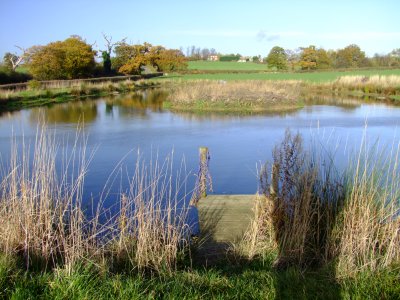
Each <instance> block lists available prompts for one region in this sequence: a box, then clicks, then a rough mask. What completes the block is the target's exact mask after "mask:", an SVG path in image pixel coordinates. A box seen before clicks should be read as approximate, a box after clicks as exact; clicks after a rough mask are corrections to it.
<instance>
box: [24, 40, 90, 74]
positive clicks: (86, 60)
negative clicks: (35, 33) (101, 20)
mask: <svg viewBox="0 0 400 300" xmlns="http://www.w3.org/2000/svg"><path fill="white" fill-rule="evenodd" d="M95 55H96V52H95V51H94V50H93V49H92V46H91V45H89V44H87V43H86V42H85V41H83V40H82V39H81V38H80V37H76V36H73V37H70V38H68V39H66V40H64V41H58V42H53V43H50V44H48V45H46V46H43V47H40V48H38V47H36V50H35V51H33V54H32V55H31V56H30V57H29V69H30V72H31V73H32V75H33V77H34V78H35V79H39V80H48V79H74V78H84V77H90V76H91V75H92V74H93V69H94V67H95V61H94V56H95Z"/></svg>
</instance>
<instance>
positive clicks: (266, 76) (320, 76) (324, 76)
mask: <svg viewBox="0 0 400 300" xmlns="http://www.w3.org/2000/svg"><path fill="white" fill-rule="evenodd" d="M203 63H204V62H203ZM206 63H209V62H206ZM211 63H215V62H211ZM221 64H225V62H221ZM228 64H231V63H228ZM236 64H238V63H236ZM243 64H245V63H243ZM254 65H256V64H254ZM346 75H363V76H372V75H398V76H400V69H394V70H360V71H326V72H312V73H278V72H277V73H272V72H270V73H248V74H246V73H236V74H235V73H220V74H185V75H179V74H171V75H170V76H165V78H171V79H173V78H174V79H185V80H196V79H210V80H306V81H311V82H325V81H332V80H335V79H337V78H338V77H340V76H346Z"/></svg>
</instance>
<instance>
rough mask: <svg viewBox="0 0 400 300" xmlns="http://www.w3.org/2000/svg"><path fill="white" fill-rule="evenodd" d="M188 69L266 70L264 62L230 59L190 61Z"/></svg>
mask: <svg viewBox="0 0 400 300" xmlns="http://www.w3.org/2000/svg"><path fill="white" fill-rule="evenodd" d="M188 68H189V70H210V71H215V70H221V71H267V70H268V68H267V65H266V64H256V63H253V62H246V63H240V62H235V61H234V62H232V61H202V60H199V61H190V62H189V67H188Z"/></svg>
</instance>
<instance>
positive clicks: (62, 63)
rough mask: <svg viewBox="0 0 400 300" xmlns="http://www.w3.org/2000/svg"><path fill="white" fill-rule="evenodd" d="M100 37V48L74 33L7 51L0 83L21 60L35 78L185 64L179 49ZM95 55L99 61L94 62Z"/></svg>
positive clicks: (171, 68) (162, 69) (168, 69)
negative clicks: (60, 38) (101, 44)
mask: <svg viewBox="0 0 400 300" xmlns="http://www.w3.org/2000/svg"><path fill="white" fill-rule="evenodd" d="M103 38H104V41H105V45H104V50H95V49H94V44H89V43H87V42H86V41H85V40H84V39H82V38H81V37H80V36H76V35H74V36H70V37H69V38H67V39H65V40H64V41H56V42H51V43H49V44H47V45H43V46H42V45H41V46H32V47H30V48H28V49H23V48H19V49H20V52H21V53H20V54H19V55H18V54H16V53H11V52H8V53H6V54H5V55H4V57H3V63H2V66H1V68H0V83H6V82H4V81H5V80H6V79H7V78H6V77H7V76H8V77H9V78H10V77H12V76H16V68H17V67H18V66H21V65H22V64H23V65H24V67H27V69H28V72H29V74H30V75H31V76H32V77H33V78H34V79H37V80H53V79H76V78H88V77H95V76H112V75H117V74H124V75H133V74H140V73H142V72H144V71H148V72H153V71H155V72H171V71H180V70H184V69H186V68H187V59H186V57H185V56H184V54H183V53H182V51H181V50H178V49H167V48H165V47H163V46H153V45H151V44H149V43H143V44H129V43H127V42H126V39H123V40H120V41H117V42H114V43H113V42H112V38H111V37H110V36H107V35H105V34H103ZM98 56H100V57H101V59H102V62H99V63H98V62H96V59H95V58H96V57H98ZM4 79H5V80H4Z"/></svg>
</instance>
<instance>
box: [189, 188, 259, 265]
mask: <svg viewBox="0 0 400 300" xmlns="http://www.w3.org/2000/svg"><path fill="white" fill-rule="evenodd" d="M255 197H256V195H208V196H207V197H206V198H202V199H200V201H199V202H198V204H197V208H198V213H199V223H200V245H199V247H198V250H197V253H196V256H195V261H197V262H198V263H200V264H203V265H210V264H211V265H212V264H214V263H217V262H219V261H221V259H224V258H225V257H226V256H227V254H228V252H227V251H228V249H229V247H230V246H231V244H232V243H234V242H236V241H240V240H241V239H242V238H243V235H244V233H245V232H246V230H247V228H248V226H249V225H250V222H251V220H252V218H253V216H254V212H253V211H252V208H253V203H254V200H255Z"/></svg>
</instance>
